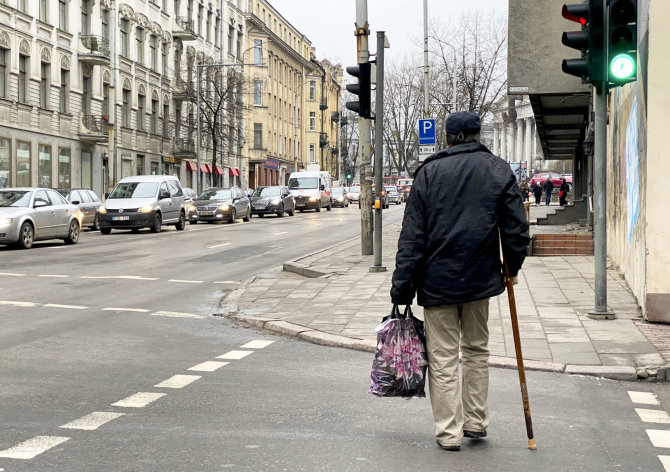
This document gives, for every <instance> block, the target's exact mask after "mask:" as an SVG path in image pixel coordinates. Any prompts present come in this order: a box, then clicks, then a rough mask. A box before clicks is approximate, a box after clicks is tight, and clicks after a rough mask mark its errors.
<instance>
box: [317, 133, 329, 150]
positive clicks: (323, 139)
mask: <svg viewBox="0 0 670 472" xmlns="http://www.w3.org/2000/svg"><path fill="white" fill-rule="evenodd" d="M327 146H328V135H327V134H326V133H321V134H320V136H319V147H322V148H324V147H327Z"/></svg>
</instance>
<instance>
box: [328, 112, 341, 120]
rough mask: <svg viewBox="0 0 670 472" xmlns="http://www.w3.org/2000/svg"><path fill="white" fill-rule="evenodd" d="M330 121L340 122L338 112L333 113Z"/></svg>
mask: <svg viewBox="0 0 670 472" xmlns="http://www.w3.org/2000/svg"><path fill="white" fill-rule="evenodd" d="M330 121H340V112H339V111H334V112H333V113H332V114H331V115H330Z"/></svg>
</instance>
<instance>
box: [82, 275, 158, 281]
mask: <svg viewBox="0 0 670 472" xmlns="http://www.w3.org/2000/svg"><path fill="white" fill-rule="evenodd" d="M79 278H80V279H99V280H102V279H108V280H113V279H118V280H160V279H158V278H156V277H142V276H139V275H82V276H81V277H79Z"/></svg>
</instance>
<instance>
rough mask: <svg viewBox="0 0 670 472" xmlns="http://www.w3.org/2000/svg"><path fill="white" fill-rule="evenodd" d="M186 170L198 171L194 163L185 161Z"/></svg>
mask: <svg viewBox="0 0 670 472" xmlns="http://www.w3.org/2000/svg"><path fill="white" fill-rule="evenodd" d="M186 170H187V171H190V172H193V171H196V170H198V167H197V166H196V165H195V162H191V161H186Z"/></svg>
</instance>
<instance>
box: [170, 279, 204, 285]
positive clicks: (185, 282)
mask: <svg viewBox="0 0 670 472" xmlns="http://www.w3.org/2000/svg"><path fill="white" fill-rule="evenodd" d="M168 282H173V283H176V284H201V283H203V282H204V280H181V279H170V280H168Z"/></svg>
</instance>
